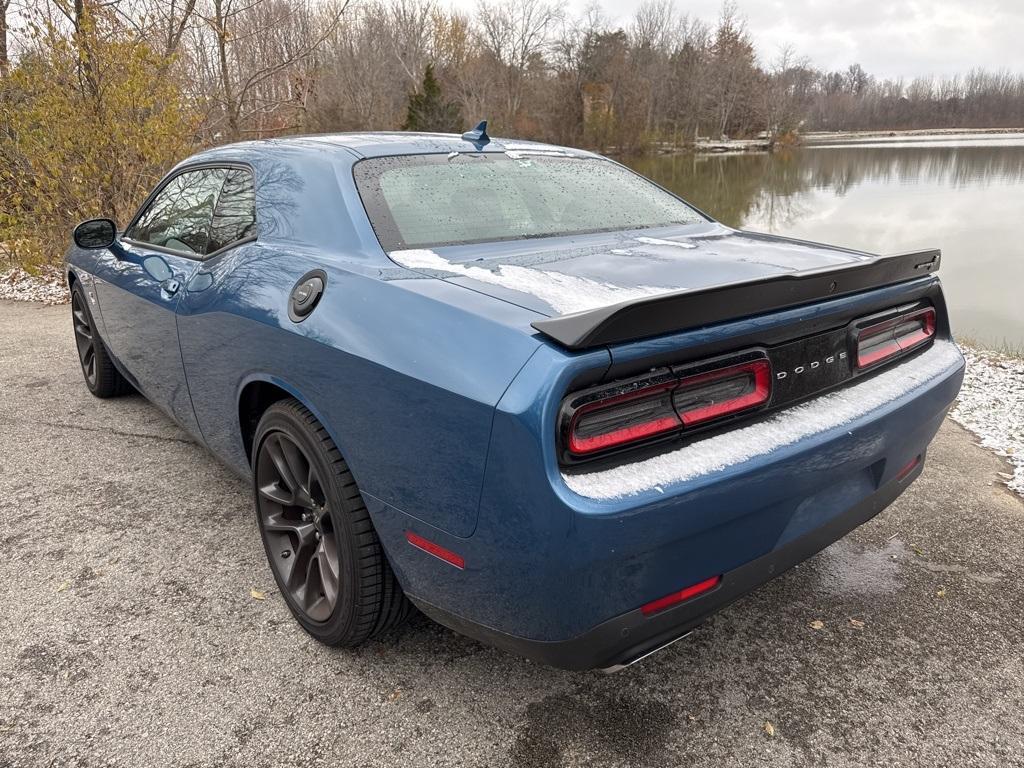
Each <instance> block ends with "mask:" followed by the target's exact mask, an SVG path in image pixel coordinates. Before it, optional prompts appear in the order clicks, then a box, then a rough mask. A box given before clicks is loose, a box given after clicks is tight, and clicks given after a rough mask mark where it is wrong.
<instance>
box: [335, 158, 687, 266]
mask: <svg viewBox="0 0 1024 768" xmlns="http://www.w3.org/2000/svg"><path fill="white" fill-rule="evenodd" d="M355 179H356V185H357V186H358V188H359V194H360V196H361V197H362V199H363V205H364V206H365V207H366V212H367V214H368V215H369V217H370V222H371V223H372V224H373V229H374V231H375V232H376V233H377V237H378V239H379V240H380V242H381V245H382V246H384V249H385V250H386V251H393V250H398V249H401V248H427V247H432V246H441V245H462V244H466V243H480V242H493V241H497V240H518V239H522V238H528V237H553V236H557V235H573V234H581V233H584V232H606V231H612V230H618V229H647V228H650V227H663V226H667V225H670V224H693V223H696V222H701V221H705V219H704V217H703V216H701V215H700V214H699V213H697V212H696V211H695V210H694V209H693V208H691V207H689V206H688V205H686V204H685V203H683V202H682V201H681V200H679V199H678V198H676V197H674V196H672V195H670V194H669V193H668V192H665V191H664V190H663V189H661V188H660V187H657V186H655V185H654V184H652V183H651V182H649V181H647V180H646V179H645V178H643V177H642V176H638V175H637V174H635V173H633V172H632V171H629V170H626V169H625V168H623V167H621V166H619V165H616V164H615V163H612V162H610V161H608V160H601V159H597V158H578V157H560V156H549V155H534V154H526V153H523V154H520V153H511V155H509V154H504V153H501V154H498V153H487V154H459V155H450V156H446V155H405V156H399V157H377V158H370V159H367V160H362V161H360V162H359V163H357V164H356V166H355Z"/></svg>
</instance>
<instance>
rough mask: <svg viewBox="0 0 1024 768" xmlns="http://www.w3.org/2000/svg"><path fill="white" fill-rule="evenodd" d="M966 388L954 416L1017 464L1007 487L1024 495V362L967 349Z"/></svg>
mask: <svg viewBox="0 0 1024 768" xmlns="http://www.w3.org/2000/svg"><path fill="white" fill-rule="evenodd" d="M963 353H964V357H965V358H966V360H967V372H966V373H965V374H964V387H963V389H962V390H961V391H960V397H959V399H958V400H957V405H956V407H955V408H954V409H953V411H952V412H951V413H950V416H951V417H952V418H953V420H954V421H956V422H957V423H958V424H961V425H962V426H964V427H966V428H967V429H968V430H970V431H971V432H973V433H974V434H975V435H977V436H978V437H979V438H980V444H981V445H982V446H983V447H985V448H988V449H990V450H992V451H995V453H997V454H998V455H1000V456H1005V457H1006V458H1007V459H1009V461H1010V463H1011V464H1012V465H1013V472H1012V473H1010V472H1007V473H1005V477H1004V479H1005V480H1007V483H1006V484H1007V486H1009V488H1010V489H1011V490H1013V491H1016V492H1017V493H1019V494H1020V495H1022V496H1024V360H1021V359H1019V358H1015V357H1011V356H1009V355H1003V354H1000V353H998V352H986V351H982V350H977V349H970V348H965V349H964V350H963Z"/></svg>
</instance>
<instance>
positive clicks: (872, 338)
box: [857, 307, 935, 368]
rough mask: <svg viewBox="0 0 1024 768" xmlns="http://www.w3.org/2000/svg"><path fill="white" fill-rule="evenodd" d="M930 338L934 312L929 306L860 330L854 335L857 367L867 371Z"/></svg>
mask: <svg viewBox="0 0 1024 768" xmlns="http://www.w3.org/2000/svg"><path fill="white" fill-rule="evenodd" d="M934 335H935V310H934V309H932V308H931V307H928V308H927V309H919V310H915V311H913V312H908V313H907V314H905V315H900V316H899V317H897V318H893V319H891V320H886V321H885V322H882V323H876V324H875V325H871V326H868V327H867V328H862V329H861V330H860V331H859V332H858V333H857V367H858V368H870V367H871V366H873V365H877V364H878V363H880V362H882V361H883V360H888V359H889V358H890V357H893V356H895V355H897V354H899V353H900V352H906V351H907V350H910V349H913V348H914V347H917V346H919V345H921V344H923V343H925V342H926V341H928V340H929V339H931V338H932V337H933V336H934Z"/></svg>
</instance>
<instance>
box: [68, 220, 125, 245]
mask: <svg viewBox="0 0 1024 768" xmlns="http://www.w3.org/2000/svg"><path fill="white" fill-rule="evenodd" d="M73 237H74V239H75V245H77V246H78V247H79V248H109V247H110V246H112V245H113V244H114V240H115V239H116V238H117V225H116V224H114V222H113V221H112V220H111V219H90V220H89V221H83V222H82V223H81V224H79V225H78V226H77V227H75V232H74V235H73Z"/></svg>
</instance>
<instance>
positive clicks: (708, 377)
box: [672, 358, 772, 427]
mask: <svg viewBox="0 0 1024 768" xmlns="http://www.w3.org/2000/svg"><path fill="white" fill-rule="evenodd" d="M771 394H772V366H771V363H769V362H768V361H767V360H766V359H764V358H761V359H759V360H752V361H750V362H748V363H742V364H740V365H731V366H729V367H728V368H720V369H719V370H717V371H709V372H707V373H699V374H697V375H696V376H687V377H686V378H684V379H681V380H680V382H679V387H678V388H677V389H676V390H675V391H674V392H673V393H672V402H673V404H674V405H675V407H676V411H678V413H679V417H680V418H681V419H682V420H683V424H684V425H685V426H687V427H692V426H696V425H697V424H703V423H704V422H706V421H711V420H712V419H720V418H722V417H723V416H729V415H731V414H734V413H738V412H740V411H745V410H747V409H748V408H755V407H757V406H759V405H763V404H764V403H767V402H768V398H769V397H771Z"/></svg>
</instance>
